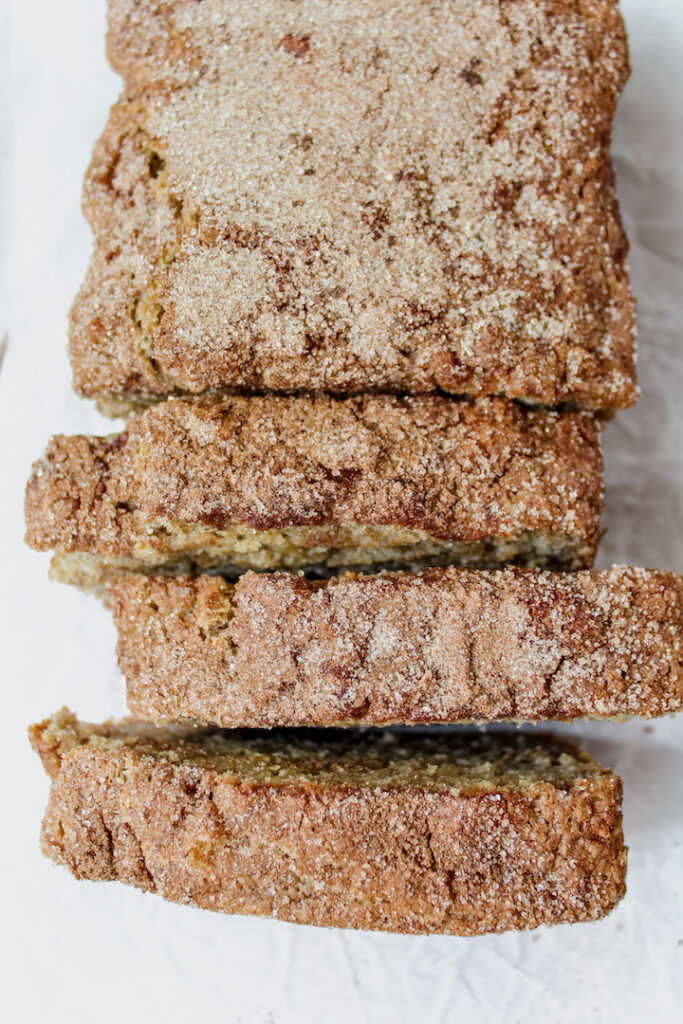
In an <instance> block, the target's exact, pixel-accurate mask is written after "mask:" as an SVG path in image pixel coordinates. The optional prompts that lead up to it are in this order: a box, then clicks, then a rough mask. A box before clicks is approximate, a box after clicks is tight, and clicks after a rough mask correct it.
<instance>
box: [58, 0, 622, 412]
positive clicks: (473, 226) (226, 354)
mask: <svg viewBox="0 0 683 1024" xmlns="http://www.w3.org/2000/svg"><path fill="white" fill-rule="evenodd" d="M109 25H110V28H109V46H108V49H109V57H110V60H111V63H112V65H113V66H114V68H115V69H116V70H118V71H119V72H120V73H121V74H122V76H123V78H124V95H123V98H122V99H121V100H120V102H119V103H118V104H117V105H116V106H115V107H114V110H113V112H112V115H111V118H110V121H109V123H108V125H107V127H106V130H105V132H104V135H103V137H102V139H101V140H100V142H99V143H98V145H97V147H96V150H95V153H94V157H93V161H92V165H91V167H90V170H89V173H88V176H87V181H86V187H85V199H84V207H85V212H86V215H87V217H88V219H89V221H90V223H91V225H92V228H93V231H94V236H95V247H94V255H93V258H92V263H91V266H90V269H89V272H88V275H87V280H86V282H85V284H84V285H83V288H82V290H81V293H80V295H79V296H78V298H77V300H76V303H75V306H74V309H73V314H72V322H71V355H72V361H73V367H74V375H75V383H76V386H77V389H78V390H79V392H80V393H81V394H83V395H85V396H88V397H95V398H98V399H100V402H101V404H102V405H103V406H107V407H108V408H110V409H113V410H114V411H116V410H117V409H118V408H120V407H121V406H122V405H123V406H125V405H127V404H130V403H135V402H140V401H143V402H145V401H149V400H151V399H155V398H159V397H161V396H165V395H168V394H171V393H178V392H192V393H199V392H203V391H206V390H207V389H211V390H221V389H223V390H230V389H235V388H238V389H249V390H254V389H256V390H265V389H269V390H275V391H277V390H279V391H282V390H285V391H288V390H302V389H303V390H312V389H321V390H328V391H333V392H345V393H358V392H360V391H369V390H375V391H382V390H385V391H392V390H393V391H401V392H425V391H430V390H433V389H435V388H441V389H444V390H446V391H448V392H451V393H455V394H466V395H482V394H504V395H507V396H509V397H512V398H519V399H523V400H525V401H529V402H532V403H535V404H538V403H540V404H547V405H557V404H561V403H576V404H580V405H582V406H585V407H589V408H600V409H615V408H617V407H621V406H625V405H628V404H629V403H631V402H632V401H633V399H634V397H635V395H636V384H635V368H634V357H633V322H634V304H633V300H632V298H631V295H630V292H629V286H628V278H627V268H626V262H625V258H626V249H627V245H626V240H625V238H624V234H623V231H622V227H621V224H620V220H619V215H618V211H617V206H616V203H615V200H614V194H613V178H612V171H611V167H610V160H609V143H610V132H611V122H612V117H613V114H614V110H615V105H616V102H617V98H618V96H619V93H620V91H621V89H622V87H623V84H624V82H625V79H626V76H627V73H628V55H627V45H626V37H625V31H624V26H623V24H622V20H621V17H620V15H619V12H618V8H617V3H616V0H580V2H577V0H516V2H514V3H512V2H510V0H437V2H433V3H425V2H423V0H404V2H402V3H400V4H397V3H395V2H394V0H373V3H372V4H368V3H367V2H366V0H345V2H344V3H337V4H331V3H329V2H328V0H301V2H298V3H296V4H292V3H283V2H282V0H251V2H250V3H236V2H234V0H202V2H201V3H200V2H199V0H165V2H164V3H158V2H154V3H152V2H151V0H110V16H109Z"/></svg>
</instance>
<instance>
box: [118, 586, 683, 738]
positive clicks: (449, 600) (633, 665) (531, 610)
mask: <svg viewBox="0 0 683 1024" xmlns="http://www.w3.org/2000/svg"><path fill="white" fill-rule="evenodd" d="M109 593H110V595H111V598H112V603H113V608H114V617H115V622H116V627H117V630H118V653H119V664H120V666H121V669H122V671H123V673H124V675H125V677H126V681H127V684H128V706H129V708H130V711H131V712H132V713H133V714H134V715H135V716H136V717H137V718H141V719H146V720H148V721H175V720H179V721H186V722H189V721H198V722H205V723H211V724H214V725H220V726H223V727H234V726H240V727H251V726H256V727H269V726H292V725H305V726H329V725H339V724H341V723H351V722H354V723H364V724H368V725H383V724H387V723H391V722H401V723H425V724H429V723H438V722H441V723H449V722H450V723H453V722H462V721H466V722H467V721H477V722H487V721H496V720H518V721H519V720H524V721H544V720H552V719H555V720H561V719H564V720H569V719H573V718H578V717H582V716H583V717H600V718H609V717H619V716H625V715H641V716H643V717H654V716H657V715H663V714H667V713H670V712H674V711H681V710H683V577H680V576H676V575H675V574H674V573H670V572H664V571H656V570H647V569H635V568H625V567H618V568H614V569H612V570H609V571H605V572H579V573H573V574H559V573H547V572H544V573H537V572H534V571H532V570H524V569H505V570H502V571H498V572H483V571H481V570H467V569H433V570H430V571H428V572H426V573H424V574H421V575H414V574H410V573H401V574H382V575H380V576H353V575H351V574H347V575H346V576H344V577H342V578H339V579H334V580H330V581H328V582H326V583H311V582H309V581H308V580H306V579H303V578H302V577H296V576H292V575H289V574H284V573H281V574H276V575H256V574H253V573H248V574H247V575H246V576H242V577H241V578H240V580H239V581H238V582H237V584H236V585H235V586H233V585H231V584H229V583H226V582H225V581H224V580H222V579H219V578H216V577H209V576H202V577H200V578H199V579H189V578H181V579H168V578H155V579H149V578H147V577H143V576H138V577H128V578H125V579H119V580H116V581H113V582H112V583H110V585H109Z"/></svg>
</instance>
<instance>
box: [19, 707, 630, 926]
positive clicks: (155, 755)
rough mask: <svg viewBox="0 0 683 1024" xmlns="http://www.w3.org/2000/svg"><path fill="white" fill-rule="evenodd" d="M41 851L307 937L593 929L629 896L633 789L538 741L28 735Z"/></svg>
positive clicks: (95, 874) (63, 730) (51, 731)
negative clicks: (282, 923)
mask: <svg viewBox="0 0 683 1024" xmlns="http://www.w3.org/2000/svg"><path fill="white" fill-rule="evenodd" d="M30 733H31V740H32V743H33V746H34V747H35V749H36V750H37V752H38V753H39V755H40V756H41V758H42V760H43V763H44V764H45V766H46V768H47V770H48V772H49V773H50V774H51V776H52V779H53V782H52V789H51V794H50V800H49V805H48V809H47V813H46V815H45V819H44V822H43V831H42V846H43V851H44V853H45V854H46V855H47V856H48V857H50V858H51V859H52V860H54V861H56V862H57V863H58V864H62V865H64V866H65V867H67V868H68V869H69V870H70V871H71V872H72V874H74V875H75V876H76V877H77V878H85V879H93V880H113V879H118V880H119V881H122V882H125V883H128V884H131V885H135V886H137V887H139V888H141V889H144V890H147V891H150V892H158V893H159V894H160V895H162V896H163V897H165V898H166V899H169V900H172V901H174V902H178V903H186V904H192V905H195V906H199V907H205V908H207V909H211V910H217V911H222V912H225V913H234V914H255V915H259V916H268V917H277V918H280V919H282V920H286V921H293V922H297V923H301V924H315V925H328V926H334V927H341V928H360V929H379V930H383V931H392V932H403V933H410V934H428V933H444V934H452V935H477V934H481V933H484V932H501V931H505V930H506V929H526V928H534V927H536V926H537V925H540V924H556V923H560V922H571V921H591V920H595V919H597V918H599V917H602V916H603V915H604V914H606V913H608V912H609V911H610V910H611V909H612V908H613V907H614V906H615V904H616V903H617V902H618V901H619V900H620V899H621V897H622V896H623V894H624V891H625V871H626V850H625V847H624V843H623V835H622V825H621V782H620V780H619V779H618V778H617V777H616V776H614V775H613V774H611V773H610V772H609V771H606V770H604V769H602V768H601V767H600V766H598V765H597V764H596V763H595V762H594V761H592V760H591V759H590V757H588V756H587V755H586V754H581V753H577V752H575V751H573V750H571V749H570V748H567V747H565V746H561V745H558V744H552V743H550V742H544V741H542V740H540V739H537V738H535V737H534V738H531V739H530V738H528V737H523V736H520V735H518V734H513V735H511V736H501V735H498V736H483V735H476V736H468V737H463V736H454V735H448V736H444V735H442V736H439V737H429V738H428V737H425V736H416V735H413V734H410V735H407V734H405V735H404V734H402V735H395V734H394V735H388V734H386V733H384V734H376V733H373V732H370V733H365V734H363V733H362V734H360V735H355V736H353V735H351V734H349V733H345V732H343V731H342V733H341V734H339V733H336V732H334V731H325V732H324V733H322V734H321V733H315V732H313V733H310V732H298V731H274V732H269V733H259V732H249V733H244V732H220V731H217V730H187V729H182V728H181V727H178V726H176V727H169V728H165V729H159V728H153V727H144V726H141V725H139V724H136V723H128V722H124V723H122V724H120V725H105V726H92V725H84V724H81V723H79V722H78V721H77V720H76V719H75V718H74V717H73V716H72V715H70V714H69V713H68V712H66V711H62V712H60V713H58V714H57V715H55V716H53V717H52V718H51V719H47V720H46V721H44V722H42V723H41V724H39V725H36V726H33V727H32V729H31V730H30Z"/></svg>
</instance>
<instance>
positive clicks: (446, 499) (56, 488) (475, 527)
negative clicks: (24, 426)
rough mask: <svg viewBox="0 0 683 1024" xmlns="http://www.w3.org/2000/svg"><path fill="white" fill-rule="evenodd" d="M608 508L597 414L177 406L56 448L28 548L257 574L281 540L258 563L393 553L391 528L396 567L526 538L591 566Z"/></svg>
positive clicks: (358, 401)
mask: <svg viewBox="0 0 683 1024" xmlns="http://www.w3.org/2000/svg"><path fill="white" fill-rule="evenodd" d="M601 501H602V462H601V450H600V437H599V429H598V427H597V426H596V423H595V422H594V420H593V419H592V417H591V416H590V414H588V413H565V414H557V413H551V412H540V411H537V412H531V411H528V410H524V409H523V408H521V407H519V406H517V405H515V404H514V403H510V402H507V401H505V400H504V399H482V400H479V401H478V402H477V403H474V404H470V403H465V402H454V401H452V400H449V399H446V398H438V397H434V396H432V397H427V396H423V397H417V398H408V399H399V398H394V397H392V396H386V395H384V396H365V397H361V398H354V399H346V400H335V399H333V398H330V397H325V396H319V397H315V398H314V397H295V398H284V397H279V398H278V397H274V396H263V397H261V396H252V397H250V398H244V397H233V398H224V399H171V400H169V401H168V402H165V403H163V404H161V405H158V406H155V407H153V408H151V409H148V410H146V411H145V412H144V413H142V414H141V415H139V416H137V417H135V418H134V419H132V420H131V421H130V423H129V425H128V428H127V430H126V431H125V432H124V433H123V434H120V435H118V436H117V437H114V438H113V439H109V440H108V439H105V438H88V437H72V438H68V437H56V438H54V439H53V440H52V442H51V443H50V445H49V447H48V451H47V454H46V456H45V457H44V458H43V459H42V461H40V462H38V463H36V465H35V467H34V472H33V475H32V477H31V479H30V481H29V484H28V487H27V496H26V519H27V540H28V542H29V544H31V545H32V546H33V547H36V548H39V549H46V548H55V549H57V551H58V552H60V553H62V554H68V553H72V554H78V553H87V554H89V555H93V556H97V559H99V563H98V564H100V565H101V567H102V572H105V571H106V570H107V568H110V569H115V568H116V565H117V564H118V565H124V566H125V567H126V568H128V569H130V568H133V569H135V568H136V566H137V568H138V569H139V568H151V569H154V568H159V567H161V568H163V567H164V565H166V566H167V567H168V565H169V564H170V563H172V561H173V559H174V558H176V559H177V558H178V557H181V556H182V557H185V556H186V558H187V561H188V562H189V564H197V563H198V564H200V565H201V564H207V563H206V561H205V562H204V563H202V561H201V557H200V555H201V552H206V551H207V550H208V549H209V548H211V545H212V544H213V545H214V546H215V551H216V552H217V553H216V554H215V557H214V555H211V557H212V558H214V561H213V562H209V563H208V564H221V559H223V560H224V564H226V563H227V564H233V565H243V566H249V565H251V564H252V562H250V557H251V556H250V553H249V551H250V549H249V545H251V546H252V548H253V546H254V545H255V544H256V543H258V542H259V538H261V539H264V540H263V543H264V544H266V543H267V544H269V545H271V547H272V546H273V545H274V544H275V543H276V541H282V537H283V536H285V537H286V538H287V543H288V544H290V547H291V549H292V550H290V549H289V548H280V549H277V550H275V549H273V550H272V551H271V549H270V548H268V551H267V552H266V555H267V557H268V559H269V561H265V560H262V561H261V562H260V563H257V564H258V565H260V566H261V567H266V568H267V567H275V566H278V565H289V566H291V565H294V566H296V565H305V564H317V563H322V564H335V563H334V557H335V556H336V555H338V554H339V549H348V551H349V552H350V554H349V558H356V557H360V560H361V562H362V561H363V557H364V555H365V556H367V557H366V560H371V561H372V560H374V561H377V560H380V561H381V560H382V559H381V558H379V556H378V555H377V552H376V547H377V543H378V542H377V541H376V536H379V537H380V538H382V537H387V536H389V537H391V538H393V541H394V548H393V549H392V551H393V554H394V555H395V557H397V558H399V559H401V558H402V559H409V558H410V557H414V556H415V547H414V545H415V543H416V539H417V540H421V542H422V543H423V546H424V547H425V551H426V552H427V553H430V552H431V554H432V557H435V556H436V555H438V554H441V556H442V557H446V558H449V557H452V558H453V560H456V558H461V557H465V556H466V553H467V550H465V556H463V555H462V553H461V548H463V546H465V549H466V546H467V545H471V546H472V551H473V552H474V554H472V559H473V560H474V561H476V560H477V559H479V561H485V560H486V552H487V551H488V548H486V545H487V544H488V545H489V547H490V548H491V551H492V554H491V555H490V558H489V560H490V561H493V562H494V564H495V563H496V562H499V561H501V560H504V559H505V558H506V557H509V553H508V552H507V551H506V550H505V544H506V543H509V544H511V545H513V547H514V545H515V544H518V543H522V545H524V544H527V543H528V545H530V548H529V551H527V554H526V556H525V557H526V558H527V559H528V560H529V561H531V562H532V564H534V563H550V564H552V563H556V564H563V563H564V564H566V565H568V566H571V567H579V566H581V565H589V564H590V563H591V561H592V558H593V556H594V553H595V547H596V544H597V539H598V522H599V514H600V507H601ZM230 531H232V532H230ZM278 531H279V532H278ZM287 531H289V533H287ZM382 531H384V533H383V532H382ZM226 538H227V540H226ZM373 538H375V539H374V540H373ZM492 538H493V539H494V540H496V543H498V544H499V549H496V550H494V548H493V547H492V545H493V541H492ZM283 543H284V542H283ZM221 544H222V545H223V547H222V548H221ZM373 544H374V545H375V546H374V547H373ZM226 545H228V546H230V551H229V552H227V551H226ZM430 545H431V548H430ZM500 545H502V547H501V546H500ZM553 545H555V546H556V550H555V549H553ZM245 546H246V547H245ZM449 546H453V552H451V551H450V547H449ZM477 546H478V547H477ZM479 548H482V551H483V554H481V556H479V555H477V554H476V552H477V551H478V550H479ZM211 550H212V551H213V550H214V549H213V548H212V549H211ZM382 550H384V549H382ZM245 552H246V553H245ZM368 552H369V554H368ZM261 554H263V553H262V552H261ZM207 557H208V556H207ZM264 558H265V556H264Z"/></svg>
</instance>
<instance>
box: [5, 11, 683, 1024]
mask: <svg viewBox="0 0 683 1024" xmlns="http://www.w3.org/2000/svg"><path fill="white" fill-rule="evenodd" d="M0 7H2V5H0ZM11 8H12V12H11V13H12V16H13V32H12V42H11V54H10V62H9V64H8V62H7V59H5V60H2V61H0V65H2V70H1V71H0V88H2V89H4V88H5V87H6V86H7V82H8V78H9V77H10V76H11V86H12V103H11V135H9V136H8V129H9V127H10V126H9V125H3V126H2V127H4V128H5V129H6V130H5V131H3V132H1V135H2V139H3V140H4V142H3V143H2V148H0V161H2V163H1V166H2V168H3V169H4V170H6V171H8V174H7V175H5V178H6V180H5V181H4V187H3V188H2V190H1V195H2V206H1V211H2V218H3V219H2V242H3V263H2V266H3V267H4V269H5V275H4V282H3V283H4V288H3V293H2V307H1V308H0V318H1V319H0V336H1V335H2V334H3V333H4V332H5V331H8V332H9V342H8V346H7V352H6V356H5V359H4V362H3V365H2V369H1V370H0V459H1V462H0V465H1V466H2V478H1V482H0V510H1V513H2V524H1V525H2V529H1V530H0V543H1V544H2V547H3V568H4V581H3V585H2V587H0V600H1V601H2V615H1V618H0V629H1V631H2V633H1V636H2V647H1V648H0V651H1V656H2V667H3V703H4V713H5V719H6V722H5V727H4V734H5V735H4V738H3V739H4V742H3V744H2V757H3V765H2V781H3V786H4V789H5V797H4V808H3V824H4V838H3V841H2V843H0V847H1V848H2V856H3V859H4V860H5V862H6V863H5V864H4V865H3V868H4V889H5V896H6V897H7V899H8V901H9V906H8V907H6V909H5V913H4V915H3V916H4V924H5V933H6V935H7V936H8V937H9V940H10V941H9V943H8V948H7V952H8V953H9V958H10V971H9V973H8V981H7V982H6V983H5V986H4V991H3V995H4V1000H5V1003H6V1004H7V1002H8V1000H9V1002H10V1007H9V1009H10V1011H11V1009H12V1007H14V1015H12V1013H11V1012H10V1016H9V1018H8V1019H13V1020H21V1021H34V1020H37V1019H38V1017H39V1015H40V1014H42V1013H46V1012H49V1014H50V1019H51V1021H52V1022H53V1024H61V1022H62V1021H67V1020H69V1021H72V1020H81V1019H83V1020H85V1019H88V1020H97V1021H98V1022H99V1024H108V1022H110V1021H111V1022H113V1021H118V1020H120V1019H121V1018H122V1016H123V1015H125V1016H123V1019H128V1020H131V1021H138V1020H142V1019H144V1016H148V1019H150V1020H153V1021H159V1020H164V1021H166V1022H167V1024H175V1022H180V1021H185V1020H188V1019H190V1020H199V1021H201V1020H206V1021H207V1022H208V1021H211V1022H213V1021H217V1020H226V1021H243V1022H249V1024H251V1022H264V1024H265V1022H277V1024H280V1022H290V1021H291V1022H296V1024H307V1022H309V1021H310V1022H313V1021H315V1022H318V1021H320V1022H324V1024H337V1022H347V1021H354V1022H356V1021H358V1022H363V1021H372V1022H373V1024H375V1022H384V1021H390V1022H393V1021H396V1022H403V1021H405V1022H410V1024H417V1022H419V1024H438V1022H442V1021H451V1020H452V1021H455V1020H458V1021H460V1020H466V1021H472V1022H478V1021H494V1022H496V1024H512V1022H525V1024H526V1022H529V1021H543V1022H549V1021H552V1022H565V1021H566V1022H568V1024H569V1022H571V1024H575V1022H576V1021H583V1022H592V1021H595V1022H610V1024H612V1022H614V1021H620V1022H621V1024H627V1022H642V1021H644V1020H649V1019H651V1020H653V1021H655V1020H670V1021H675V1020H681V1019H682V1017H681V1014H682V1011H681V1006H682V1005H683V983H682V980H681V979H682V978H683V892H682V890H683V751H682V749H681V747H682V741H683V719H679V720H678V721H674V720H671V719H669V720H666V721H663V722H659V723H656V724H653V725H652V726H651V727H645V726H644V725H643V723H637V722H636V723H629V724H624V725H619V724H613V725H604V724H602V725H600V724H592V725H588V724H585V725H582V724H579V725H577V726H576V727H574V728H573V729H572V732H573V733H574V735H575V736H577V737H578V738H581V739H583V740H584V741H585V743H586V745H587V747H588V748H589V749H590V750H591V751H592V752H593V753H594V754H595V755H597V756H598V758H600V759H601V760H602V761H603V762H604V763H606V764H608V765H610V766H612V767H613V768H615V769H616V770H617V771H618V772H619V773H620V774H621V775H622V776H623V778H624V783H625V829H626V837H627V841H628V843H629V846H630V862H629V882H628V895H627V897H626V899H625V900H624V902H623V903H622V904H621V905H620V906H619V907H618V908H617V910H616V911H615V912H614V913H613V914H612V915H611V916H610V917H609V918H608V919H606V920H604V921H601V922H599V923H597V924H592V925H581V926H573V927H572V926H562V927H559V928H556V929H551V930H549V929H545V928H541V929H539V930H538V931H536V932H534V933H531V934H525V935H515V934H510V935H503V936H499V937H488V936H487V937H483V938H479V939H453V938H410V937H401V936H387V935H371V934H354V933H351V932H342V931H324V930H315V929H311V928H301V927H296V926H293V925H288V924H283V923H279V922H273V921H260V920H250V919H247V918H232V919H231V918H227V917H220V916H212V915H211V914H208V913H205V912H202V911H197V910H193V909H188V908H182V907H175V906H171V905H166V904H164V903H163V902H162V901H161V900H159V899H158V898H156V897H151V896H144V895H142V894H140V893H138V892H136V891H133V890H130V889H126V888H124V887H122V886H115V885H93V884H89V883H76V882H75V881H74V880H73V879H72V878H71V877H70V876H69V875H68V874H67V873H66V872H65V871H63V870H58V869H57V868H55V867H54V866H53V865H52V864H50V863H49V862H48V861H46V860H43V859H42V858H41V856H40V853H39V850H38V829H39V821H40V817H41V815H42V812H43V808H44V804H45V801H46V798H47V781H46V779H45V777H44V775H43V772H42V770H41V768H40V766H39V764H38V762H37V759H36V758H35V756H34V755H32V754H31V753H30V752H29V749H28V745H27V742H26V739H25V734H24V728H25V725H26V724H27V723H28V722H30V721H34V720H36V719H38V718H41V717H43V716H44V715H46V714H47V713H49V712H52V711H53V710H55V709H56V708H58V707H59V706H60V705H62V704H65V703H68V704H69V706H71V707H72V708H73V709H75V710H77V711H78V712H79V714H80V715H81V716H82V717H85V718H90V719H91V720H93V719H95V720H96V719H99V718H101V717H108V716H110V715H113V714H120V713H122V712H123V710H124V703H123V686H122V682H121V679H120V678H119V675H118V672H117V669H116V665H115V656H114V631H113V627H112V625H111V622H110V617H109V615H108V614H107V612H106V611H105V610H104V609H103V608H102V607H101V606H100V605H99V603H98V602H97V601H95V600H93V599H92V598H88V597H86V596H84V595H82V594H80V593H77V592H76V591H73V590H71V589H69V588H67V587H63V586H59V585H57V584H51V583H49V582H48V580H47V565H48V557H47V556H39V555H36V554H33V553H30V552H29V551H28V550H26V549H25V548H24V547H23V545H22V543H21V536H22V531H23V523H22V510H21V503H22V492H23V486H24V482H25V479H26V476H27V474H28V471H29V466H30V463H31V461H32V460H33V459H35V458H37V457H38V456H39V455H40V453H41V451H42V449H43V447H44V444H45V441H46V439H47V437H48V435H49V434H51V433H53V432H59V431H64V432H68V433H72V432H78V431H101V432H105V433H106V432H110V431H111V430H112V425H111V422H110V421H104V420H101V419H100V418H99V417H98V415H97V414H96V412H95V411H94V410H93V409H92V408H91V407H90V406H89V405H88V404H86V403H84V402H79V401H78V400H77V399H76V398H75V397H74V395H73V394H72V392H71V388H70V378H69V369H68V365H67V359H66V352H65V336H66V331H65V318H66V314H67V310H68V307H69V304H70V302H71V299H72V297H73V295H74V294H75V292H76V289H77V288H78V286H79V284H80V281H81V279H82V276H83V273H84V271H85V266H86V262H87V259H88V254H89V251H90V235H89V231H88V228H87V226H86V224H85V222H84V220H83V218H82V216H81V214H80V210H79V202H80V187H81V179H82V175H83V172H84V169H85V167H86V165H87V163H88V160H89V157H90V151H91V147H92V144H93V142H94V140H95V138H96V137H97V135H98V134H99V132H100V131H101V129H102V127H103V125H104V122H105V118H106V116H107V110H108V106H109V104H110V103H111V102H112V100H113V99H114V98H115V96H116V94H117V91H118V81H117V79H116V78H115V76H114V75H113V74H112V73H111V71H109V69H108V68H107V66H106V64H105V60H104V40H103V33H104V0H61V2H60V3H58V4H55V3H51V2H49V0H34V2H33V3H30V4H29V3H26V2H25V0H12V3H11ZM623 8H624V11H625V14H626V17H627V21H628V26H629V30H630V36H631V48H632V62H633V68H634V70H633V75H632V78H631V81H630V83H629V85H628V87H627V90H626V93H625V95H624V97H623V100H622V103H621V106H620V109H619V114H618V119H617V124H616V129H615V142H614V158H615V167H616V172H617V176H618V185H619V194H620V198H621V203H622V211H623V216H624V220H625V223H626V227H627V230H628V233H629V236H630V240H631V246H632V249H631V268H632V276H633V286H634V289H635V291H636V294H637V296H638V299H639V339H640V381H641V385H642V390H643V397H642V400H641V401H640V402H639V404H638V405H637V407H636V408H635V409H633V410H630V411H628V412H625V413H622V414H621V415H620V416H619V417H618V418H617V420H616V421H615V422H613V423H611V424H610V425H609V427H608V428H607V434H606V445H605V449H606V450H605V455H606V464H607V465H606V469H607V508H606V513H605V519H604V525H605V527H606V528H607V534H606V536H605V539H604V542H603V545H602V549H601V553H600V559H599V565H600V566H607V565H609V564H611V563H612V562H633V563H635V564H642V565H650V566H660V567H668V568H675V569H678V570H679V571H683V402H682V401H681V394H682V393H683V351H682V348H683V326H682V321H683V2H681V0H624V3H623ZM7 14H8V8H4V7H3V9H2V10H1V11H0V46H1V45H2V44H3V43H5V44H6V43H7V32H6V25H4V24H2V19H3V18H6V16H7ZM3 56H6V55H3ZM7 113H8V109H7V103H0V117H6V116H7ZM8 137H9V138H10V140H11V168H10V167H9V166H8V160H7V159H6V157H7V146H6V141H7V139H8ZM10 170H11V174H10V173H9V172H10ZM10 178H11V180H10ZM8 218H11V223H9V222H8ZM8 918H9V919H8ZM10 947H11V948H10ZM4 959H5V963H7V956H5V958H4Z"/></svg>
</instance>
